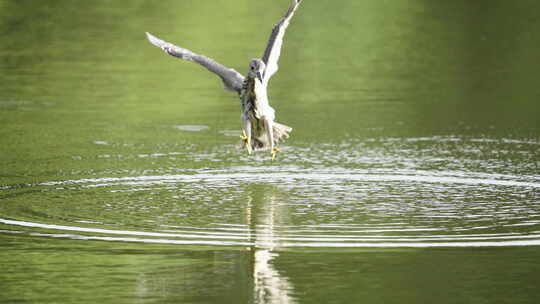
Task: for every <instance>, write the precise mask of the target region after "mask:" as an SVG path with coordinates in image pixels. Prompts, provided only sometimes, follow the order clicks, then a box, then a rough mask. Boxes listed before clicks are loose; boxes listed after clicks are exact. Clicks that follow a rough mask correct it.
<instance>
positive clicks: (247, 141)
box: [240, 130, 251, 154]
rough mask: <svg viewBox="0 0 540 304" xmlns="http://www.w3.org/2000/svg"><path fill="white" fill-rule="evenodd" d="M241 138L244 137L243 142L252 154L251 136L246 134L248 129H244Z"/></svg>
mask: <svg viewBox="0 0 540 304" xmlns="http://www.w3.org/2000/svg"><path fill="white" fill-rule="evenodd" d="M240 138H241V139H242V143H243V144H244V146H245V147H246V148H247V150H248V154H251V143H250V142H249V137H248V136H247V135H246V131H243V130H242V135H240Z"/></svg>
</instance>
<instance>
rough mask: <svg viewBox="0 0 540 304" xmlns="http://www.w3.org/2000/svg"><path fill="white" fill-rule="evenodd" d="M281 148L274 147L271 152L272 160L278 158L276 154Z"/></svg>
mask: <svg viewBox="0 0 540 304" xmlns="http://www.w3.org/2000/svg"><path fill="white" fill-rule="evenodd" d="M280 151H281V150H279V148H274V149H272V152H270V153H271V154H272V160H275V159H276V154H277V153H278V152H280Z"/></svg>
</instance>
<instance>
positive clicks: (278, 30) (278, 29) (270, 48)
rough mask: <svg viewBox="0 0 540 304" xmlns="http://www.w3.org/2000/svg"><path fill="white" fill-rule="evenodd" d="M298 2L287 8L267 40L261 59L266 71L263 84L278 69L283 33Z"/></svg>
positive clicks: (294, 0) (298, 0)
mask: <svg viewBox="0 0 540 304" xmlns="http://www.w3.org/2000/svg"><path fill="white" fill-rule="evenodd" d="M300 2H301V0H293V3H292V5H291V7H289V10H288V11H287V13H286V14H285V16H283V18H281V20H280V21H279V22H278V23H277V24H276V25H274V28H273V29H272V34H270V38H269V39H268V44H267V45H266V50H265V51H264V56H263V58H262V60H263V61H264V63H265V64H266V70H265V72H264V81H265V82H268V80H269V79H270V77H272V75H274V74H275V73H276V72H277V70H278V68H279V67H278V60H279V56H280V54H281V46H282V45H283V36H285V31H286V30H287V27H288V26H289V21H290V20H291V18H292V16H293V15H294V12H295V11H296V9H297V8H298V6H299V5H300Z"/></svg>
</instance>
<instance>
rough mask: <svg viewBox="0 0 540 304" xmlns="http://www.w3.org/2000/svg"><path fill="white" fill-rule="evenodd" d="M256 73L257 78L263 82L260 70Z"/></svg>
mask: <svg viewBox="0 0 540 304" xmlns="http://www.w3.org/2000/svg"><path fill="white" fill-rule="evenodd" d="M256 75H257V78H259V80H260V81H261V82H263V80H262V75H261V72H257V74H256Z"/></svg>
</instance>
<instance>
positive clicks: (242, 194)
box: [0, 138, 540, 248]
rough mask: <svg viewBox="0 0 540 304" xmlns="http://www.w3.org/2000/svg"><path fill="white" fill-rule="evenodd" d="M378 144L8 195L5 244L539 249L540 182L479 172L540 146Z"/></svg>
mask: <svg viewBox="0 0 540 304" xmlns="http://www.w3.org/2000/svg"><path fill="white" fill-rule="evenodd" d="M456 141H457V142H461V144H460V145H455V143H456ZM372 143H373V142H372V141H369V140H366V141H363V142H360V143H347V144H343V145H340V146H339V147H338V149H336V146H330V145H329V146H326V147H324V146H322V147H321V146H318V147H317V148H316V149H312V148H307V147H292V148H288V149H289V150H288V151H287V153H286V155H285V156H282V159H281V163H280V164H279V165H272V164H267V163H259V164H258V165H257V166H254V165H253V164H252V163H253V158H251V159H250V158H248V159H247V160H245V159H246V156H245V155H243V154H238V155H237V156H236V157H237V161H236V163H235V164H232V165H231V166H230V167H227V168H202V169H183V170H179V169H178V168H176V169H175V170H174V172H173V171H172V170H171V173H169V174H139V175H133V176H101V177H92V178H78V179H69V180H61V181H48V182H40V183H36V184H28V185H7V186H4V187H3V188H1V189H0V194H1V195H0V199H2V201H3V205H2V212H1V213H0V214H2V217H1V218H0V232H1V233H17V234H27V235H32V236H41V237H55V238H71V239H80V240H103V241H117V242H145V243H166V244H182V245H211V246H248V247H250V246H255V247H265V248H276V247H458V246H530V245H540V203H539V201H540V178H539V177H538V176H537V175H534V174H514V173H513V171H512V170H509V169H508V168H509V164H511V165H513V168H516V166H515V162H513V160H511V161H504V160H502V159H500V158H499V157H488V158H487V159H483V160H482V161H480V160H479V161H478V162H479V163H480V164H481V166H478V163H475V160H476V158H477V155H478V153H479V152H478V151H482V150H488V149H486V148H485V146H486V145H488V146H490V147H491V149H489V151H490V153H493V154H494V155H499V154H500V153H501V151H502V150H506V149H508V145H513V146H514V147H515V146H516V145H518V146H523V145H525V146H526V148H525V153H524V152H523V151H520V150H519V149H514V151H517V153H521V154H520V155H525V156H526V158H528V159H534V155H533V156H531V153H535V152H534V151H535V147H533V148H530V147H529V146H531V145H533V146H535V145H536V143H534V142H533V143H530V142H517V143H516V142H503V141H498V142H495V143H494V142H493V141H490V140H485V139H471V140H468V141H467V142H465V143H463V140H462V139H453V138H420V139H406V140H389V139H387V140H385V141H380V140H379V141H378V142H377V143H376V144H375V145H374V146H370V145H371V144H372ZM389 143H390V144H389ZM478 145H480V146H478ZM493 145H495V146H496V147H498V149H499V150H497V149H493ZM473 146H474V147H475V148H472V147H473ZM527 147H529V148H527ZM456 149H459V153H457V152H456V151H455V150H456ZM527 149H528V150H527ZM531 151H533V152H531ZM171 153H175V155H180V153H177V152H171ZM162 154H163V155H166V154H167V153H162ZM169 154H170V153H169ZM183 155H187V157H200V158H201V159H205V160H208V159H211V158H213V157H215V158H217V157H220V156H218V155H220V154H219V153H215V154H214V153H213V152H206V155H205V154H204V153H201V152H197V153H193V154H189V153H184V154H183ZM221 157H224V156H221ZM226 157H231V155H228V156H226ZM298 158H302V160H303V162H302V164H299V161H298ZM345 160H346V161H345ZM250 162H251V163H250ZM339 164H341V165H339ZM344 164H347V166H344ZM434 164H436V166H435V165H434ZM530 165H531V164H530V163H527V162H522V165H521V166H523V167H522V168H518V169H522V170H523V171H527V172H530V170H527V166H530ZM474 166H475V167H476V168H477V170H476V171H475V170H472V167H474ZM533 166H534V164H533ZM435 168H436V169H435ZM523 168H525V169H523Z"/></svg>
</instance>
